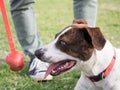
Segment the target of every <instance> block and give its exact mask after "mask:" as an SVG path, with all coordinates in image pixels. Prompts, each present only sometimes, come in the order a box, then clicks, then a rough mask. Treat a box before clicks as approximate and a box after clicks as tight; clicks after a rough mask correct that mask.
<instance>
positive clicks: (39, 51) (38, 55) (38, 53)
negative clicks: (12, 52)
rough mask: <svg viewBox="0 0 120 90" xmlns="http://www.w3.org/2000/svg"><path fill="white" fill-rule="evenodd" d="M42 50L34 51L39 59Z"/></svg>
mask: <svg viewBox="0 0 120 90" xmlns="http://www.w3.org/2000/svg"><path fill="white" fill-rule="evenodd" d="M43 54H44V52H43V51H42V49H39V50H36V51H35V56H36V57H37V58H39V59H41V57H42V56H43Z"/></svg>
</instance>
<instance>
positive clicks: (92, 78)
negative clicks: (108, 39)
mask: <svg viewBox="0 0 120 90" xmlns="http://www.w3.org/2000/svg"><path fill="white" fill-rule="evenodd" d="M115 60H116V52H115V50H114V56H113V58H112V60H111V63H110V64H109V66H108V67H107V68H106V69H105V70H104V71H103V72H101V73H100V74H98V75H96V76H90V77H89V76H87V77H88V78H89V79H90V80H91V81H92V82H97V81H100V80H102V79H104V78H105V77H107V76H108V75H109V73H110V71H111V70H112V68H113V66H114V64H115Z"/></svg>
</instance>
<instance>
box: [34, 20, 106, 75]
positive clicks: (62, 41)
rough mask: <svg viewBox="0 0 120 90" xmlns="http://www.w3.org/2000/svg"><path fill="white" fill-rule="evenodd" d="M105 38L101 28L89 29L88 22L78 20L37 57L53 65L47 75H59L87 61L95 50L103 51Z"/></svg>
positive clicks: (37, 53) (38, 51)
mask: <svg viewBox="0 0 120 90" xmlns="http://www.w3.org/2000/svg"><path fill="white" fill-rule="evenodd" d="M105 42H106V40H105V38H104V36H103V35H102V33H101V31H100V29H99V28H97V27H96V28H91V27H88V25H87V23H86V21H84V20H76V21H74V22H73V25H72V26H69V27H66V28H65V29H63V30H62V31H61V32H60V33H58V34H56V36H55V39H54V41H52V42H51V43H50V44H48V45H46V46H44V47H42V48H40V49H38V50H36V52H35V55H36V56H37V57H38V58H39V59H40V60H42V61H44V62H50V63H53V64H51V65H50V67H49V68H48V71H47V74H51V75H53V76H56V75H59V74H61V73H63V72H65V71H67V70H69V69H70V68H72V67H73V66H74V65H75V64H76V62H77V61H80V60H82V61H87V60H89V58H90V57H91V56H92V53H93V51H94V49H97V50H101V49H102V48H103V47H104V45H105Z"/></svg>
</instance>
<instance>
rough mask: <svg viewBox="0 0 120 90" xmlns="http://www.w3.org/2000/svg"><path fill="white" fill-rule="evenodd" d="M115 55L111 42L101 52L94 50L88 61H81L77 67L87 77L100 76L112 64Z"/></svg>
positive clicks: (107, 42)
mask: <svg viewBox="0 0 120 90" xmlns="http://www.w3.org/2000/svg"><path fill="white" fill-rule="evenodd" d="M113 55H114V48H113V46H112V45H111V43H110V42H109V41H106V44H105V46H104V48H103V49H102V50H100V51H98V50H96V49H95V50H94V52H93V54H92V56H91V58H90V59H89V60H88V61H80V62H79V63H78V64H77V66H78V67H79V69H80V70H81V71H83V73H85V75H88V76H92V75H98V74H99V73H101V72H102V71H104V70H105V69H106V68H107V66H108V65H109V64H110V62H111V60H112V58H113Z"/></svg>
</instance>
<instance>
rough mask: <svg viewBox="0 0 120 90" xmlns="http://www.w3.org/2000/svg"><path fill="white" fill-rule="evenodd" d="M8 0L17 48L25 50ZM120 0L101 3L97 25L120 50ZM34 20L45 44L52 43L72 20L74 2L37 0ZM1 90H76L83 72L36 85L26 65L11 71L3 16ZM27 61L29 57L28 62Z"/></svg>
mask: <svg viewBox="0 0 120 90" xmlns="http://www.w3.org/2000/svg"><path fill="white" fill-rule="evenodd" d="M7 1H8V0H6V6H7V7H6V8H7V11H8V17H9V21H10V25H11V31H12V34H13V38H14V42H15V46H16V48H17V49H18V50H19V51H22V49H21V47H20V45H19V43H18V41H17V38H16V34H15V31H14V27H13V24H12V20H11V16H10V12H9V5H8V2H7ZM119 4H120V0H99V6H98V16H97V25H96V26H99V27H100V28H101V30H102V32H103V34H104V35H105V37H106V38H108V39H109V40H110V41H111V42H112V44H113V45H114V46H116V47H120V38H119V36H120V30H119V29H120V5H119ZM34 9H35V17H36V22H37V26H38V31H39V33H40V36H41V40H42V41H43V43H44V44H47V43H49V42H51V41H52V40H53V39H54V35H55V34H56V33H57V32H59V31H60V30H61V29H62V28H64V27H65V26H68V25H70V24H71V22H72V20H73V11H72V0H69V1H68V0H64V2H61V0H50V1H49V0H36V3H35V5H34ZM0 15H1V14H0ZM0 23H1V24H0V63H1V64H0V90H73V88H74V86H75V84H76V82H77V80H78V78H79V76H80V73H78V72H79V71H78V70H72V71H69V72H67V73H65V74H63V75H60V76H58V77H55V78H54V79H53V80H52V81H49V82H41V83H36V82H34V81H33V80H31V79H30V78H29V76H28V73H27V72H28V68H27V65H26V66H25V68H24V69H23V70H22V71H19V72H12V71H10V69H9V67H8V66H7V65H6V63H5V62H4V61H5V57H6V55H7V54H8V52H9V46H8V43H7V38H6V33H5V29H4V24H3V20H2V17H1V18H0ZM27 59H28V58H27V57H26V61H25V62H28V60H27Z"/></svg>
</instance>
